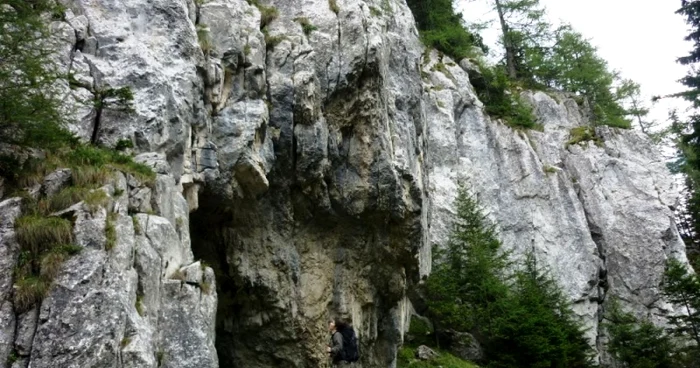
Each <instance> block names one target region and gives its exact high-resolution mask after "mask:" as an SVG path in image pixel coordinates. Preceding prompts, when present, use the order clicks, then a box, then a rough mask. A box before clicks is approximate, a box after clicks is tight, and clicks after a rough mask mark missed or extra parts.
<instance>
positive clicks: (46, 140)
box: [0, 0, 69, 147]
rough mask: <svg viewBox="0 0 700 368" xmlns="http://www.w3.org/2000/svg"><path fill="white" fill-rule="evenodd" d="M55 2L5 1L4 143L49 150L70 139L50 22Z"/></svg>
mask: <svg viewBox="0 0 700 368" xmlns="http://www.w3.org/2000/svg"><path fill="white" fill-rule="evenodd" d="M51 17H54V18H60V17H62V9H61V7H60V6H58V5H56V3H55V2H54V1H53V0H32V1H27V0H0V25H2V26H0V142H4V143H10V144H16V145H31V146H33V147H49V146H55V145H56V144H60V143H62V142H64V141H66V140H68V139H69V134H68V133H67V132H66V130H65V129H64V127H63V125H64V118H63V116H62V114H61V113H60V109H59V107H60V103H61V101H60V100H59V99H58V97H57V95H58V94H57V93H56V89H55V86H56V82H57V81H58V80H59V79H60V78H62V76H61V75H60V74H59V73H58V72H57V70H59V68H57V67H56V66H55V65H54V64H53V63H52V54H53V53H54V50H53V48H52V46H51V44H50V42H49V39H50V34H49V29H48V27H47V23H48V22H49V21H50V20H51Z"/></svg>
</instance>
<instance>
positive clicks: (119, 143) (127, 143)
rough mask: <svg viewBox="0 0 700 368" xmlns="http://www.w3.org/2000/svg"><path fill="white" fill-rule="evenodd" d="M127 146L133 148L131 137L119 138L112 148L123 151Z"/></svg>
mask: <svg viewBox="0 0 700 368" xmlns="http://www.w3.org/2000/svg"><path fill="white" fill-rule="evenodd" d="M127 148H134V142H132V141H131V139H120V140H118V141H117V144H116V145H115V146H114V149H115V150H117V151H124V150H126V149H127Z"/></svg>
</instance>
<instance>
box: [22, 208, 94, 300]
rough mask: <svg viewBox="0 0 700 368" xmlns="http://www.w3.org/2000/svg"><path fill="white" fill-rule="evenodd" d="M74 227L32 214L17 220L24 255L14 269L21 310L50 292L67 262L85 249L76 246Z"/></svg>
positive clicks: (61, 220)
mask: <svg viewBox="0 0 700 368" xmlns="http://www.w3.org/2000/svg"><path fill="white" fill-rule="evenodd" d="M72 231H73V226H72V224H71V223H70V221H68V220H65V219H61V218H57V217H42V216H40V215H36V214H31V215H24V216H22V217H19V218H18V219H17V220H16V221H15V233H16V238H17V243H19V245H20V253H19V254H20V255H19V259H18V261H17V265H16V266H15V270H14V280H15V293H14V305H15V309H16V310H17V311H18V312H24V311H26V310H28V309H29V308H31V307H32V306H33V305H34V304H36V303H37V302H39V301H41V299H42V298H43V297H44V296H45V295H46V292H48V290H49V287H50V285H51V281H52V280H53V278H54V277H55V276H56V275H57V274H58V272H59V270H60V268H61V266H62V264H63V262H64V261H65V260H66V259H68V257H70V256H72V255H75V254H77V253H78V252H80V250H81V249H82V248H81V247H78V246H76V245H72V244H71V241H72V239H73V234H72Z"/></svg>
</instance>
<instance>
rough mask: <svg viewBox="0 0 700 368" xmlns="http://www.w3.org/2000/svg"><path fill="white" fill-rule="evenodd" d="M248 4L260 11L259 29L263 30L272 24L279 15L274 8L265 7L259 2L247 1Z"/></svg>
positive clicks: (255, 0) (254, 0) (256, 0)
mask: <svg viewBox="0 0 700 368" xmlns="http://www.w3.org/2000/svg"><path fill="white" fill-rule="evenodd" d="M248 4H250V5H253V6H255V7H256V8H258V10H260V29H261V30H262V29H265V27H267V26H268V25H270V23H272V22H273V21H274V20H275V19H277V17H279V15H280V13H279V11H278V10H277V8H275V7H274V6H265V5H263V4H261V3H260V1H259V0H248Z"/></svg>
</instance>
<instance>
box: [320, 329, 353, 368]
mask: <svg viewBox="0 0 700 368" xmlns="http://www.w3.org/2000/svg"><path fill="white" fill-rule="evenodd" d="M328 330H329V331H330V332H331V343H330V345H328V347H327V348H326V351H327V352H328V354H329V355H330V357H331V359H332V362H333V366H334V367H340V366H351V365H352V363H353V362H356V361H357V360H358V358H359V354H358V350H357V338H356V337H355V330H353V328H352V326H350V325H348V324H347V323H345V322H343V321H341V320H340V319H333V320H331V321H330V322H329V323H328Z"/></svg>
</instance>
